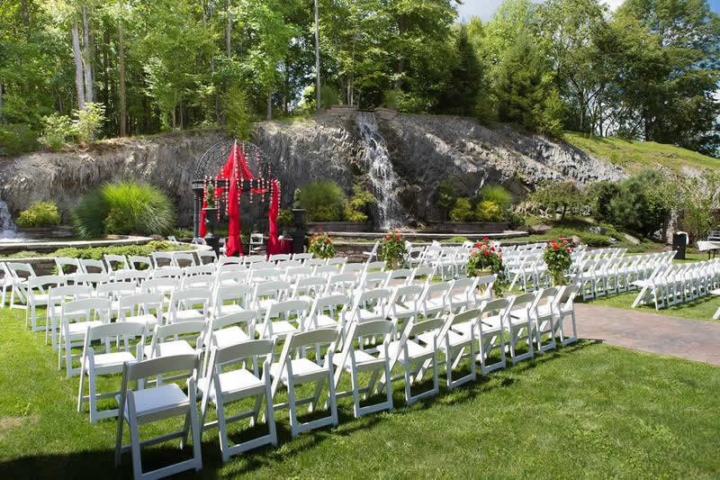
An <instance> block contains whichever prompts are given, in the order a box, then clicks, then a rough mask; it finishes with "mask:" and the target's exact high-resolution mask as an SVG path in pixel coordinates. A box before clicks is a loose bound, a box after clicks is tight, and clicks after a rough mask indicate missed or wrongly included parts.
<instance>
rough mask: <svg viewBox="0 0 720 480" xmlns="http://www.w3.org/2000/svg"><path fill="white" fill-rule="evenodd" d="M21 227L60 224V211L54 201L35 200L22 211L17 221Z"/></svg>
mask: <svg viewBox="0 0 720 480" xmlns="http://www.w3.org/2000/svg"><path fill="white" fill-rule="evenodd" d="M15 223H16V224H17V225H18V226H19V227H25V228H29V227H51V226H53V225H59V224H60V213H59V212H58V208H57V205H55V204H54V203H53V202H35V203H33V204H32V205H30V208H28V209H27V210H23V211H22V212H20V216H19V217H18V219H17V220H16V221H15Z"/></svg>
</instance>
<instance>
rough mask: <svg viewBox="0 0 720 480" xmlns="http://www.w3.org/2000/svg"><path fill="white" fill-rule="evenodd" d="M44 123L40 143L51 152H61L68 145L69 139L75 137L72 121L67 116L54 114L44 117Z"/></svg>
mask: <svg viewBox="0 0 720 480" xmlns="http://www.w3.org/2000/svg"><path fill="white" fill-rule="evenodd" d="M42 123H43V130H42V136H41V137H40V138H39V141H40V143H42V144H43V145H45V146H46V147H47V148H49V149H50V150H60V149H61V148H63V147H64V146H65V145H66V144H67V141H68V139H69V138H71V137H73V136H74V135H75V128H74V126H73V123H72V120H70V117H67V116H65V115H58V114H57V113H53V114H52V115H48V116H47V117H43V119H42Z"/></svg>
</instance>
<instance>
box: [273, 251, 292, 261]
mask: <svg viewBox="0 0 720 480" xmlns="http://www.w3.org/2000/svg"><path fill="white" fill-rule="evenodd" d="M285 260H290V255H289V254H287V253H275V254H273V255H270V257H269V258H268V261H270V262H283V261H285Z"/></svg>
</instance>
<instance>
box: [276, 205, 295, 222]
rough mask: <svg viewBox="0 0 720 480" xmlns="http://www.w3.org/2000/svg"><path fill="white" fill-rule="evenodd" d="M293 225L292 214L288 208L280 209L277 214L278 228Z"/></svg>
mask: <svg viewBox="0 0 720 480" xmlns="http://www.w3.org/2000/svg"><path fill="white" fill-rule="evenodd" d="M292 223H293V213H292V210H290V209H289V208H281V209H280V212H278V225H279V226H280V227H289V226H291V225H292Z"/></svg>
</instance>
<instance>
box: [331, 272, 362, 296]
mask: <svg viewBox="0 0 720 480" xmlns="http://www.w3.org/2000/svg"><path fill="white" fill-rule="evenodd" d="M359 281H360V277H359V275H358V274H356V273H340V274H337V275H331V276H330V278H328V283H327V288H326V289H325V294H326V295H335V294H344V295H350V296H352V295H353V294H354V293H355V289H356V288H357V286H358V283H359Z"/></svg>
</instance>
